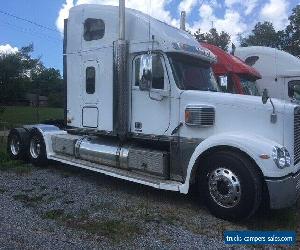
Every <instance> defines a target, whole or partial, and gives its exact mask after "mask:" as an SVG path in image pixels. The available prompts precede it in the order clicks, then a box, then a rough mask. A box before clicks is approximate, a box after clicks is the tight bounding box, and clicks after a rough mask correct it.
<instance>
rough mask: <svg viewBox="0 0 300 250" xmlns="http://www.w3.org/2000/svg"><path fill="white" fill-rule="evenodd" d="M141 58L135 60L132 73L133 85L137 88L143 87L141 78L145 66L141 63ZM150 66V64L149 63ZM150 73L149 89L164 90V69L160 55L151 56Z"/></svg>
mask: <svg viewBox="0 0 300 250" xmlns="http://www.w3.org/2000/svg"><path fill="white" fill-rule="evenodd" d="M141 58H142V56H139V57H137V58H136V59H135V62H134V71H135V78H134V79H135V80H134V85H135V86H137V87H139V86H141V85H143V84H144V83H143V80H144V79H143V77H144V73H145V71H146V65H143V64H142V63H141V61H142V60H141ZM150 65H151V63H150ZM151 66H152V71H151V74H152V75H151V88H152V89H162V90H163V89H164V87H165V86H164V84H165V74H164V67H163V64H162V60H161V57H160V55H156V54H153V55H152V65H151ZM147 67H148V66H147Z"/></svg>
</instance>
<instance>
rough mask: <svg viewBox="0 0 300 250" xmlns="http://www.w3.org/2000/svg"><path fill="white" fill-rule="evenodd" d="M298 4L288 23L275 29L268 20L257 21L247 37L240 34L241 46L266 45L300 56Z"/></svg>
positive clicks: (299, 9)
mask: <svg viewBox="0 0 300 250" xmlns="http://www.w3.org/2000/svg"><path fill="white" fill-rule="evenodd" d="M299 38H300V5H297V6H296V7H295V8H294V9H293V11H292V14H291V16H290V17H289V25H288V26H287V27H286V29H284V30H279V31H276V30H275V28H274V26H273V24H272V23H270V22H264V23H260V22H259V23H257V24H256V25H255V27H254V29H253V30H252V32H251V34H250V35H248V36H247V37H243V36H242V35H240V37H239V39H240V43H241V46H244V47H247V46H266V47H273V48H278V49H282V50H285V51H287V52H289V53H290V54H292V55H294V56H298V57H300V39H299Z"/></svg>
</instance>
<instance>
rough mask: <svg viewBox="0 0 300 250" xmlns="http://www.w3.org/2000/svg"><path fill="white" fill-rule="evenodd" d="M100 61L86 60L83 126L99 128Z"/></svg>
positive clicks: (83, 73)
mask: <svg viewBox="0 0 300 250" xmlns="http://www.w3.org/2000/svg"><path fill="white" fill-rule="evenodd" d="M99 72H100V71H99V63H98V61H86V62H84V63H83V69H82V76H83V77H82V103H83V104H82V126H83V127H85V128H97V127H98V120H99V96H98V94H99Z"/></svg>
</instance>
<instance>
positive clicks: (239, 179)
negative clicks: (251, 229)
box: [198, 151, 262, 221]
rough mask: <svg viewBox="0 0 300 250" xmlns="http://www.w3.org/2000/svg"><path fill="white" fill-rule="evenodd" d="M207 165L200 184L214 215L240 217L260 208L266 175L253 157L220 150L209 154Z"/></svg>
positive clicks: (201, 175)
mask: <svg viewBox="0 0 300 250" xmlns="http://www.w3.org/2000/svg"><path fill="white" fill-rule="evenodd" d="M204 165H205V166H204V169H201V167H200V169H199V172H198V173H199V175H198V177H199V178H198V187H199V189H200V190H199V191H200V193H201V192H202V193H204V196H205V203H206V205H207V207H208V209H209V210H210V212H211V213H212V214H213V215H215V216H216V217H218V218H221V219H225V220H230V221H238V220H242V219H246V218H249V217H250V216H251V215H253V214H254V213H255V212H256V211H257V209H258V207H259V205H260V203H261V199H262V198H261V197H262V178H261V174H260V173H259V171H258V170H257V169H256V166H254V165H253V163H252V162H251V161H250V159H248V158H247V157H245V156H244V155H242V154H239V153H235V152H231V151H220V152H217V153H214V154H213V156H212V157H209V158H207V159H206V161H205V163H204ZM202 170H203V171H202Z"/></svg>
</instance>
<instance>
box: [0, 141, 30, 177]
mask: <svg viewBox="0 0 300 250" xmlns="http://www.w3.org/2000/svg"><path fill="white" fill-rule="evenodd" d="M0 171H6V172H14V173H15V174H17V175H27V174H31V171H32V166H31V165H29V164H24V163H23V162H21V161H12V160H11V159H10V158H9V156H8V155H7V153H6V150H5V145H0Z"/></svg>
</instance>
